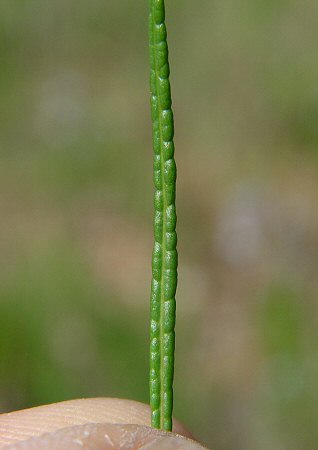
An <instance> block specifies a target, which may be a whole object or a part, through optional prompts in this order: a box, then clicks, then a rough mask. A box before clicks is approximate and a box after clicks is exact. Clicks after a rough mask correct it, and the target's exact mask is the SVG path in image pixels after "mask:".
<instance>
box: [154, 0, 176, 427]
mask: <svg viewBox="0 0 318 450" xmlns="http://www.w3.org/2000/svg"><path fill="white" fill-rule="evenodd" d="M149 40H150V42H149V44H150V68H151V73H150V87H151V115H152V127H153V130H152V131H153V151H154V185H155V193H154V209H155V211H154V240H155V242H154V249H153V258H152V286H151V325H150V405H151V411H152V413H151V414H152V416H151V423H152V426H153V427H154V428H161V429H163V430H167V431H171V429H172V408H173V389H172V384H173V373H174V348H175V332H174V327H175V311H176V302H175V293H176V287H177V265H178V255H177V250H176V246H177V234H176V220H177V217H176V209H175V194H176V164H175V160H174V143H173V136H174V127H173V114H172V109H171V92H170V82H169V74H170V70H169V62H168V45H167V32H166V26H165V4H164V0H150V15H149Z"/></svg>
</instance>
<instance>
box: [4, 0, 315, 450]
mask: <svg viewBox="0 0 318 450" xmlns="http://www.w3.org/2000/svg"><path fill="white" fill-rule="evenodd" d="M167 9H168V13H169V14H168V17H169V19H168V24H167V25H168V29H169V36H170V54H171V69H172V80H171V81H172V85H173V98H174V109H175V117H176V149H177V151H176V159H177V163H178V168H179V171H178V176H179V179H178V212H179V223H178V227H179V251H180V277H179V279H180V281H179V291H178V325H177V353H176V380H175V385H176V389H175V394H176V398H175V413H176V415H177V416H179V417H180V418H181V419H182V420H184V421H185V422H186V423H187V424H188V425H189V426H190V428H192V430H193V432H194V433H195V434H196V435H197V436H198V437H201V438H202V439H203V440H204V442H205V443H206V444H207V445H209V446H211V447H213V448H215V449H218V450H232V449H233V450H243V449H244V450H268V449H269V448H270V449H272V450H283V449H286V448H288V449H289V450H308V449H315V448H317V446H318V432H317V425H316V424H317V420H318V408H317V404H318V398H317V397H318V391H317V388H316V386H317V377H318V360H317V348H318V336H317V331H316V330H317V320H318V311H317V308H318V306H317V302H315V300H316V299H317V296H318V285H317V264H318V237H317V236H318V235H317V229H318V206H317V205H318V202H317V197H318V159H317V149H318V132H317V130H318V126H317V124H318V88H317V78H318V58H317V54H318V44H317V42H318V39H317V38H318V28H317V20H316V18H317V16H318V6H317V2H315V1H314V0H308V1H305V2H299V1H286V0H279V1H275V2H274V1H269V0H267V1H239V2H238V1H235V0H229V1H225V2H220V1H219V2H210V1H207V0H206V1H203V0H202V1H201V2H193V1H190V0H185V1H183V2H182V5H181V3H180V2H173V1H171V2H169V1H167ZM147 14H148V4H147V2H142V1H139V2H131V1H128V0H121V1H118V0H116V1H115V0H107V1H102V0H93V1H89V2H87V1H84V0H76V1H75V0H69V1H65V0H63V1H62V0H51V1H48V0H28V1H21V0H20V1H18V0H3V1H1V2H0V21H1V26H0V35H1V36H0V46H1V48H0V52H1V70H0V100H1V101H0V123H1V133H0V145H1V154H0V158H1V161H0V186H1V196H0V215H1V221H0V255H1V257H0V268H1V271H0V361H1V364H0V402H1V410H2V411H7V410H10V409H14V408H22V407H28V406H31V405H34V404H40V403H43V402H53V401H58V400H63V399H67V398H74V397H83V396H100V395H105V396H119V397H128V398H134V399H137V400H141V401H147V399H148V386H147V377H148V299H149V291H150V286H149V284H150V259H151V249H152V227H151V217H152V190H153V188H152V180H151V168H152V151H151V137H150V136H151V130H150V120H149V99H148V50H147Z"/></svg>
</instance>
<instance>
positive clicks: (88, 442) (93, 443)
mask: <svg viewBox="0 0 318 450" xmlns="http://www.w3.org/2000/svg"><path fill="white" fill-rule="evenodd" d="M43 448H45V449H46V450H86V449H87V450H88V449H94V450H108V449H113V450H114V449H115V450H117V449H118V450H119V449H125V450H130V449H131V450H133V449H144V450H150V449H151V450H156V449H158V450H159V449H166V450H167V449H175V448H182V449H185V450H187V449H189V450H191V449H192V450H200V449H203V448H204V447H202V446H200V445H199V444H198V443H196V442H195V441H192V440H190V439H188V438H185V437H183V436H180V435H176V434H174V433H167V432H163V431H158V430H154V429H153V428H150V427H142V426H139V425H119V424H93V423H91V424H86V425H77V426H73V427H69V428H63V429H60V430H57V431H55V432H53V433H45V434H43V435H41V436H36V437H33V438H30V439H28V440H26V441H20V442H17V443H16V444H12V445H9V446H5V447H3V450H40V449H43Z"/></svg>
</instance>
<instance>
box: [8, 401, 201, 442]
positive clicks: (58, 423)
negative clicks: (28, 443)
mask: <svg viewBox="0 0 318 450" xmlns="http://www.w3.org/2000/svg"><path fill="white" fill-rule="evenodd" d="M88 423H108V424H135V425H143V426H148V427H149V426H150V408H149V406H148V405H145V404H143V403H140V402H135V401H133V400H123V399H116V398H93V399H79V400H70V401H67V402H61V403H54V404H51V405H44V406H39V407H36V408H31V409H25V410H22V411H16V412H12V413H7V414H2V415H0V448H2V447H3V446H6V445H9V444H13V443H15V442H17V441H21V440H26V439H29V438H31V437H33V436H39V435H41V434H43V433H50V432H54V431H57V430H59V429H62V428H69V427H72V426H74V425H75V426H76V425H84V424H88ZM173 431H174V432H175V433H178V434H180V435H183V436H187V437H189V438H192V435H191V433H189V432H188V431H187V430H186V429H185V427H183V426H182V425H181V424H180V423H179V422H178V421H174V429H173Z"/></svg>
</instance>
